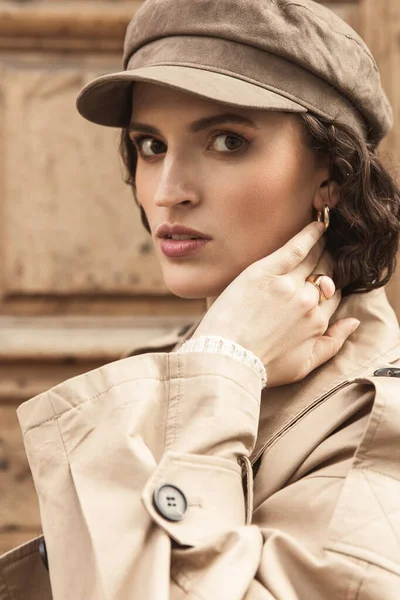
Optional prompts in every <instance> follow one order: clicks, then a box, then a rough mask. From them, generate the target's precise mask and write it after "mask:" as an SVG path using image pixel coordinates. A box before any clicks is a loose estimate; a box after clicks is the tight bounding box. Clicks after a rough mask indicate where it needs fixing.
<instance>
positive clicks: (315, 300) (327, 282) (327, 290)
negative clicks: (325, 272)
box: [302, 276, 340, 320]
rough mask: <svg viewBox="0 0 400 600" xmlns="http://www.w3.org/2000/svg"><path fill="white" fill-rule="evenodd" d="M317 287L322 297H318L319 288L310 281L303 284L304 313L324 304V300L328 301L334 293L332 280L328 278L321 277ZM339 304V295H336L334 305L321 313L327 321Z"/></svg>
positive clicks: (334, 288) (331, 304)
mask: <svg viewBox="0 0 400 600" xmlns="http://www.w3.org/2000/svg"><path fill="white" fill-rule="evenodd" d="M319 286H320V288H321V291H322V294H323V295H322V297H321V296H320V291H319V287H318V286H317V285H315V284H314V283H312V282H311V281H305V282H304V292H303V297H302V300H303V301H304V307H305V309H306V311H308V310H313V309H314V308H316V307H317V306H318V305H319V304H322V303H324V302H325V301H326V300H330V299H331V298H332V297H333V296H334V294H335V292H336V287H335V284H334V282H333V280H332V279H331V278H330V277H328V276H325V277H322V279H321V282H320V283H319ZM339 302H340V294H338V297H337V299H336V302H335V303H334V304H333V303H330V305H329V307H328V308H327V309H325V310H324V311H323V313H325V314H326V316H327V318H328V320H329V319H330V317H331V316H332V315H333V313H334V312H335V310H336V308H337V306H338V304H339Z"/></svg>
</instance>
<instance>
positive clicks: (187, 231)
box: [157, 223, 211, 241]
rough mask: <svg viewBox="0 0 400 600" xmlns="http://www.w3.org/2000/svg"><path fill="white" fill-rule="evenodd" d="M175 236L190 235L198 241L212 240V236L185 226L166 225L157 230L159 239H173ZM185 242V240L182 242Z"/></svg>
mask: <svg viewBox="0 0 400 600" xmlns="http://www.w3.org/2000/svg"><path fill="white" fill-rule="evenodd" d="M173 235H190V236H191V237H194V238H196V239H204V240H210V239H211V238H210V236H208V235H206V234H205V233H202V232H201V231H197V230H196V229H191V228H190V227H186V226H185V225H178V224H175V225H171V224H170V223H164V224H163V225H161V226H160V227H159V228H158V230H157V237H160V238H167V239H168V238H171V237H172V236H173ZM182 241H183V240H182Z"/></svg>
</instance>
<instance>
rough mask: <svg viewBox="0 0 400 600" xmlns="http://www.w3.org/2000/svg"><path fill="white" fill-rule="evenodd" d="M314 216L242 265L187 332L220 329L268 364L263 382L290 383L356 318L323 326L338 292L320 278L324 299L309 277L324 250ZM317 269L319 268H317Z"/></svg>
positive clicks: (322, 357)
mask: <svg viewBox="0 0 400 600" xmlns="http://www.w3.org/2000/svg"><path fill="white" fill-rule="evenodd" d="M323 232H324V229H323V225H322V224H321V223H316V222H313V223H311V224H310V225H307V227H305V229H303V231H301V232H300V233H299V234H297V235H296V236H295V237H294V238H292V239H291V240H289V242H288V243H287V244H285V245H284V246H283V247H282V248H280V249H279V250H277V251H276V252H274V253H273V254H271V255H269V256H268V257H266V258H263V259H261V260H259V261H257V262H255V263H253V264H251V265H250V266H249V267H247V269H245V270H244V271H243V272H242V273H241V274H240V275H239V276H238V277H237V278H236V279H235V280H234V281H232V283H231V284H230V285H229V286H228V287H227V288H226V289H225V290H224V292H223V293H222V294H221V295H220V296H219V297H218V298H217V300H216V301H215V302H214V304H213V305H212V306H211V307H210V308H209V310H208V311H207V313H206V314H205V316H204V318H203V319H202V321H201V323H200V325H199V326H198V328H197V329H196V331H195V332H194V334H193V336H192V338H196V337H199V336H201V335H220V336H222V337H225V338H228V339H230V340H232V341H234V342H237V343H238V344H241V345H242V346H243V347H244V348H247V349H248V350H251V351H252V352H253V353H254V354H255V355H256V356H258V357H259V358H260V359H261V361H262V362H263V364H264V366H265V367H266V370H267V376H268V386H269V387H271V386H276V385H283V384H287V383H293V382H295V381H298V380H300V379H302V378H303V377H305V376H306V375H308V373H310V372H311V371H312V370H314V369H315V368H316V367H319V366H320V365H322V364H323V363H325V362H326V361H327V360H329V359H330V358H332V357H333V356H335V355H336V354H337V353H338V351H339V350H340V348H341V347H342V345H343V344H344V342H345V341H346V339H347V338H348V337H349V336H350V335H351V334H352V333H353V332H354V331H355V329H356V328H357V327H358V325H359V324H360V322H359V321H357V320H356V319H342V320H341V321H338V322H336V323H335V324H334V325H332V326H331V327H329V328H328V325H329V320H330V318H331V316H332V315H333V313H334V312H335V310H336V308H337V306H338V304H339V302H340V296H341V295H340V293H339V292H335V286H334V283H333V281H332V280H331V279H330V277H328V276H327V277H324V279H323V280H322V289H323V292H324V294H325V296H326V297H327V298H328V299H327V300H323V301H322V302H321V303H320V302H319V292H318V290H317V288H316V287H315V286H314V285H313V284H312V283H310V282H308V281H306V278H307V277H308V275H310V274H311V273H313V271H314V269H315V267H316V265H317V264H318V262H319V259H320V257H321V255H322V253H323V251H324V247H325V243H324V240H323V239H322V237H321V236H322V234H323ZM319 270H320V269H319Z"/></svg>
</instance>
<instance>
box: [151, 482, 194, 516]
mask: <svg viewBox="0 0 400 600" xmlns="http://www.w3.org/2000/svg"><path fill="white" fill-rule="evenodd" d="M153 500H154V506H155V507H156V509H157V512H158V513H159V514H160V515H161V516H162V517H164V518H165V519H167V520H168V521H181V520H182V519H183V516H184V514H185V512H186V510H187V500H186V496H185V494H184V493H183V492H182V491H181V490H180V489H179V488H177V487H176V486H175V485H170V484H169V483H166V484H164V485H162V486H161V487H159V488H158V489H157V490H156V491H155V492H154V496H153Z"/></svg>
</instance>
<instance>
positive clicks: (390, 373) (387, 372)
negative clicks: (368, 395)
mask: <svg viewBox="0 0 400 600" xmlns="http://www.w3.org/2000/svg"><path fill="white" fill-rule="evenodd" d="M374 375H375V377H400V369H395V368H394V367H391V368H390V369H378V370H377V371H375V373H374Z"/></svg>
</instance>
